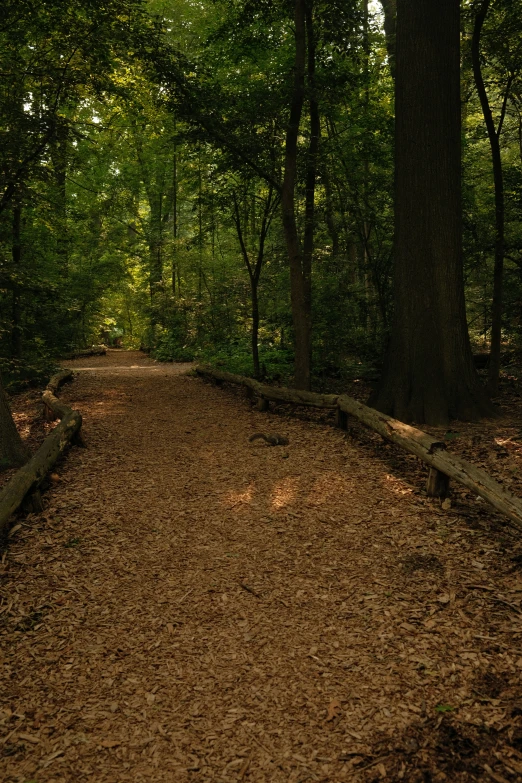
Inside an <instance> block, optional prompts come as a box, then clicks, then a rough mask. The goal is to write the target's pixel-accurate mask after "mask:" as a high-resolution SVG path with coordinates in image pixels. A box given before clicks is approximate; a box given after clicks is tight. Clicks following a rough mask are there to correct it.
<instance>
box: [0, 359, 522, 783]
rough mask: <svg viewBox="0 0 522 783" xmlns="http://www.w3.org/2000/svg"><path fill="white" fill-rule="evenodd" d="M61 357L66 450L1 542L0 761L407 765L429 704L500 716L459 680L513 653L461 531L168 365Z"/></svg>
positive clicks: (111, 766) (300, 426) (113, 765)
mask: <svg viewBox="0 0 522 783" xmlns="http://www.w3.org/2000/svg"><path fill="white" fill-rule="evenodd" d="M68 364H69V365H70V366H72V367H74V368H75V369H76V370H78V371H79V375H78V377H77V379H76V380H75V382H74V383H73V384H72V385H71V386H69V387H67V388H66V389H64V393H63V397H64V400H65V401H66V402H67V404H69V405H71V406H72V407H74V408H78V409H79V410H80V411H81V412H82V414H83V416H84V436H85V440H86V444H87V448H86V449H83V450H81V449H74V450H72V451H71V452H70V454H69V456H68V458H67V460H66V462H65V463H64V464H63V465H62V466H61V468H59V469H58V470H57V475H56V477H55V480H54V482H53V485H52V489H51V490H50V491H49V492H48V493H47V495H46V497H45V504H46V509H45V512H44V513H43V514H42V515H40V516H33V517H31V518H29V520H28V522H27V523H24V524H23V526H22V527H21V528H20V529H19V531H18V532H17V533H16V534H15V537H14V539H13V544H12V546H11V548H10V550H9V553H8V556H7V557H8V564H9V569H8V572H7V575H6V576H7V578H6V579H5V580H4V582H5V592H4V593H2V595H3V596H4V597H5V599H6V600H5V602H4V603H3V604H2V605H1V606H0V612H3V613H2V614H0V619H1V620H2V621H3V626H1V629H2V633H3V640H4V641H5V642H6V643H5V644H4V645H3V648H2V649H3V655H4V659H5V664H6V667H7V668H6V672H7V674H6V679H5V680H4V682H3V683H2V684H1V685H0V687H1V688H2V689H3V692H4V693H6V694H7V693H8V694H9V696H8V700H7V701H6V702H5V707H4V713H3V714H2V713H0V718H2V717H3V721H4V722H3V725H4V726H5V728H6V731H5V732H4V745H3V747H4V748H6V749H8V752H7V753H6V754H5V756H4V758H3V759H2V764H3V772H2V773H0V779H1V780H2V781H13V783H14V781H26V780H36V781H38V783H51V781H53V782H54V783H58V781H60V782H62V781H63V783H69V781H73V780H74V782H75V783H80V782H83V781H86V782H87V781H96V783H113V782H115V781H129V783H130V782H132V783H134V781H144V782H147V783H149V782H150V783H152V781H154V783H159V782H160V781H165V783H185V781H208V783H211V782H212V783H214V781H225V782H226V781H230V782H235V781H255V782H256V783H258V782H260V781H266V783H283V781H284V782H285V783H287V782H288V781H289V782H290V783H298V781H305V780H311V781H315V780H321V781H344V780H349V781H361V782H362V781H373V780H377V779H390V780H392V779H393V780H396V779H405V780H419V781H420V780H422V779H423V778H421V777H419V778H418V777H416V775H417V772H416V771H415V772H414V771H412V770H413V768H414V767H415V766H418V767H419V768H420V769H421V768H422V764H423V763H424V764H425V765H426V768H431V767H432V762H431V761H430V758H431V757H430V756H429V753H430V748H428V749H427V750H426V751H425V753H424V756H423V755H422V754H420V755H419V756H418V758H417V760H415V761H414V760H412V759H413V757H412V756H411V748H410V750H408V745H407V743H408V742H410V743H412V742H414V743H417V744H416V747H417V748H418V747H419V743H420V742H421V739H422V736H423V732H424V731H426V732H427V734H426V736H428V734H429V736H430V737H431V736H433V737H434V738H435V739H434V740H433V741H434V742H436V741H438V740H437V739H436V738H437V736H438V735H437V732H441V731H443V729H444V726H445V725H446V724H445V723H443V724H442V726H441V720H440V718H441V716H442V717H444V715H443V713H441V712H437V709H440V705H448V710H450V709H451V710H453V709H458V717H457V719H458V720H460V721H462V725H463V726H464V725H466V726H467V725H469V726H472V725H479V724H480V721H486V722H487V725H489V726H491V727H495V730H497V729H500V728H501V727H502V720H503V714H504V713H503V707H502V704H501V703H500V702H498V701H495V697H491V698H489V699H486V701H485V702H484V701H480V700H478V701H477V700H476V699H475V697H474V693H475V690H477V689H479V690H480V688H482V689H484V688H486V690H487V686H486V685H485V684H484V681H483V678H484V676H485V675H486V673H487V672H488V671H489V670H490V668H491V667H492V666H493V665H494V666H496V671H497V674H498V676H501V677H502V678H504V679H503V680H502V682H504V684H505V688H509V687H510V678H511V677H512V676H513V672H515V671H516V657H513V658H509V656H508V658H509V662H508V661H507V660H506V659H505V658H502V659H499V657H498V655H497V654H496V653H495V650H494V649H492V647H491V642H490V641H488V639H489V638H490V637H491V638H492V636H491V635H492V634H494V635H495V636H499V635H500V634H501V630H500V628H501V625H502V623H504V624H506V623H509V614H507V615H506V611H507V610H506V607H505V606H504V607H502V606H500V605H496V606H495V605H494V604H491V602H489V603H488V601H487V589H484V590H483V591H480V590H475V591H474V592H473V591H471V592H470V590H469V589H468V587H466V586H467V585H469V584H470V583H473V584H476V583H477V582H479V583H480V582H482V583H486V581H487V580H488V573H489V572H490V571H491V572H492V571H493V570H494V569H495V567H496V566H495V560H494V556H487V557H485V558H482V557H481V555H480V554H479V549H478V548H479V546H481V545H480V544H477V541H476V534H475V531H470V530H469V529H468V528H467V527H466V526H465V524H464V523H463V522H462V521H459V520H458V519H457V518H452V519H451V525H450V524H449V522H450V519H449V518H448V516H447V515H445V514H444V512H443V511H442V510H441V509H440V507H438V506H437V505H435V504H433V505H426V504H425V502H424V501H422V499H421V498H420V497H419V496H418V495H415V493H413V492H412V491H411V488H409V487H408V486H407V485H406V484H405V483H404V482H403V481H401V480H400V479H398V478H397V477H395V476H390V475H389V473H387V468H386V465H385V464H384V463H381V462H379V461H378V460H375V459H374V460H371V459H370V458H369V457H368V454H367V453H365V452H364V450H363V449H361V448H360V447H358V445H357V443H356V442H355V441H353V440H350V439H349V438H348V437H347V436H346V434H345V433H342V432H341V431H339V430H336V429H334V428H333V427H330V426H324V425H319V424H317V423H314V422H313V421H312V420H311V421H309V422H307V421H302V420H299V419H296V418H291V417H284V416H281V415H278V414H276V413H268V414H266V413H259V412H257V411H255V410H253V409H252V408H251V407H250V403H248V401H247V400H245V399H244V398H242V397H240V396H239V395H237V394H235V393H233V392H231V391H226V390H225V391H224V390H219V389H217V388H214V387H212V386H210V385H207V384H205V383H203V382H202V381H201V380H199V379H197V378H195V377H192V376H190V375H187V374H185V373H186V371H187V370H188V369H190V365H184V366H180V365H157V364H156V363H155V362H153V361H152V360H151V359H149V358H147V357H144V356H143V355H141V354H137V353H124V352H114V351H113V352H110V353H109V354H108V355H107V356H106V357H95V358H92V359H88V360H85V359H83V360H76V361H75V362H69V363H68ZM260 431H261V432H263V431H264V432H270V431H276V432H280V433H281V434H284V435H285V436H287V437H288V439H289V441H290V443H289V445H288V446H287V447H284V448H280V447H276V448H270V447H267V446H265V445H264V444H263V443H259V442H256V443H250V442H249V440H248V439H249V436H250V435H251V434H252V433H254V432H260ZM457 542H458V543H457ZM482 546H483V544H482ZM479 561H480V562H479ZM477 562H479V565H480V566H481V568H480V569H477V567H476V565H474V563H477ZM517 578H518V577H517V575H516V574H514V575H511V576H509V577H507V576H506V577H505V579H506V581H505V584H504V588H503V589H504V590H508V589H510V588H512V587H513V585H515V586H516V584H520V583H517ZM509 580H511V581H509ZM488 613H489V614H488ZM486 616H487V617H488V626H487V627H484V622H485V620H484V618H485V617H486ZM495 624H496V625H495ZM483 638H484V639H485V640H486V641H481V640H482V639H483ZM506 638H508V641H507V642H506V641H505V640H504V641H503V642H502V644H503V645H506V644H508V643H509V644H510V643H511V639H512V637H506ZM496 649H497V650H500V649H501V647H498V648H496ZM502 649H505V648H502ZM506 649H507V648H506ZM469 656H471V657H469ZM511 667H512V668H511ZM480 678H482V680H481V679H480ZM479 681H480V682H479ZM480 683H482V684H480ZM450 717H451V716H450ZM515 722H516V719H515ZM514 725H515V724H514V723H513V726H514ZM452 730H453V729H452ZM513 730H514V729H513ZM463 731H464V729H463ZM466 731H467V729H466ZM9 732H12V733H11V734H9ZM0 741H1V740H0ZM411 747H413V746H411ZM430 747H431V746H430ZM448 752H449V751H448ZM452 752H453V751H452ZM442 755H443V756H444V753H442ZM423 759H424V761H423ZM448 759H449V756H448ZM449 763H450V762H449V761H448V764H449ZM408 765H410V766H408ZM441 769H442V767H441ZM401 770H402V772H401ZM405 770H406V771H405ZM408 770H409V771H408ZM441 774H442V773H441ZM444 774H445V773H444ZM459 774H460V773H459ZM2 775H3V777H2ZM397 775H398V776H399V777H397ZM433 779H434V780H444V779H447V780H452V781H458V780H468V779H469V780H474V779H478V778H474V777H469V778H465V777H459V776H458V775H457V774H456V773H455V774H454V773H451V774H449V775H448V777H447V778H444V777H440V776H439V777H434V778H433Z"/></svg>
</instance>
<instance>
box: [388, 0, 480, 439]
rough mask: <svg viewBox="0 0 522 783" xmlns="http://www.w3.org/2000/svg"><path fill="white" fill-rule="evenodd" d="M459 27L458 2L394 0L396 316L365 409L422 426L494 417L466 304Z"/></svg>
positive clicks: (454, 0) (457, 0) (448, 0)
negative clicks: (375, 386) (369, 404)
mask: <svg viewBox="0 0 522 783" xmlns="http://www.w3.org/2000/svg"><path fill="white" fill-rule="evenodd" d="M459 22H460V20H459V0H438V2H437V3H434V2H433V0H398V2H397V63H396V67H397V72H396V151H395V183H396V184H395V197H396V203H395V232H396V243H395V244H396V251H395V252H396V259H395V281H394V305H395V311H394V323H393V327H392V333H391V339H390V345H389V351H388V355H387V359H386V362H385V368H384V372H383V377H382V380H381V384H380V386H379V388H378V389H377V391H376V393H375V395H374V396H373V400H372V404H373V406H374V407H376V408H378V409H379V410H381V411H383V412H385V413H388V414H390V415H392V416H394V417H395V418H398V419H401V420H402V421H416V422H418V423H423V422H425V423H427V424H446V423H447V422H448V421H449V420H450V419H466V420H470V419H476V418H479V417H481V416H483V415H490V414H492V412H493V409H492V407H491V405H490V403H489V401H488V399H487V396H486V394H485V392H484V390H483V388H482V387H481V385H480V383H479V380H478V377H477V375H476V372H475V369H474V366H473V360H472V354H471V348H470V344H469V336H468V331H467V325H466V311H465V304H464V283H463V273H462V237H461V234H462V228H461V210H462V207H461V182H460V179H461V170H460V165H461V137H460V132H461V123H460V29H459Z"/></svg>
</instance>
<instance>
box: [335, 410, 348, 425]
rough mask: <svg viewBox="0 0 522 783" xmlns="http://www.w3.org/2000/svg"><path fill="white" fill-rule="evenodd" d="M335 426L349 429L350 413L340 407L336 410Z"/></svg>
mask: <svg viewBox="0 0 522 783" xmlns="http://www.w3.org/2000/svg"><path fill="white" fill-rule="evenodd" d="M335 426H336V427H339V429H341V430H347V429H348V414H347V413H346V412H345V411H342V410H341V409H340V408H336V410H335Z"/></svg>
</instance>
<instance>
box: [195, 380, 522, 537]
mask: <svg viewBox="0 0 522 783" xmlns="http://www.w3.org/2000/svg"><path fill="white" fill-rule="evenodd" d="M196 372H197V374H198V375H200V376H201V377H202V378H209V379H211V380H213V381H217V382H218V383H222V382H227V383H234V384H239V385H242V386H245V387H246V388H247V389H249V390H250V393H251V394H255V395H257V397H258V400H259V401H258V409H259V410H266V409H267V406H268V405H269V402H270V401H271V400H274V401H277V402H289V403H294V404H296V405H309V406H313V407H317V408H331V409H335V411H336V421H337V424H338V425H339V426H341V427H343V428H346V423H347V417H348V416H353V417H354V418H356V419H357V420H358V421H360V422H361V423H362V424H364V425H365V426H367V427H369V428H370V429H372V430H374V432H377V433H378V434H379V435H381V436H382V437H383V438H385V439H386V440H389V441H391V442H392V443H395V444H397V445H398V446H400V447H401V448H403V449H405V450H406V451H409V452H410V454H414V455H415V456H416V457H418V458H419V459H420V460H422V461H423V462H424V463H426V464H427V465H429V466H430V474H429V476H428V482H427V491H428V494H430V495H432V496H433V495H436V496H439V497H443V496H444V495H446V494H447V492H448V490H449V479H450V478H451V479H454V480H455V481H457V482H458V483H460V484H463V485H464V486H465V487H467V488H468V489H470V490H472V492H474V493H475V494H477V495H479V496H480V497H482V498H484V500H487V501H488V503H490V504H491V505H492V506H493V507H494V508H496V509H497V510H498V511H500V512H501V513H502V514H504V515H505V516H506V517H508V518H509V519H510V520H511V522H512V523H513V524H514V525H515V526H516V527H517V528H519V529H520V530H522V500H520V499H519V498H517V497H516V496H515V495H513V494H512V493H511V492H509V491H508V490H506V489H505V488H504V487H503V486H502V485H501V484H499V483H498V481H495V479H494V478H493V477H492V476H490V475H489V474H488V473H486V471H484V470H482V469H481V468H478V467H477V466H476V465H473V464H472V463H470V462H467V461H465V460H463V459H461V458H460V457H459V456H457V455H456V454H451V453H450V452H449V451H447V450H446V444H445V443H443V442H442V441H439V440H437V439H436V438H434V437H432V436H431V435H428V434H427V433H426V432H423V431H422V430H419V429H417V428H416V427H411V426H410V425H408V424H404V422H402V421H398V420H397V419H393V418H392V417H391V416H387V415H386V414H384V413H380V412H379V411H376V410H375V409H374V408H370V407H368V406H367V405H363V404H362V403H360V402H358V401H357V400H354V399H353V398H352V397H348V396H347V395H345V394H341V395H332V394H314V393H313V392H305V391H299V390H298V389H289V388H275V387H273V386H268V385H267V384H263V383H260V382H259V381H256V380H253V379H252V378H246V377H244V376H242V375H234V374H233V373H228V372H223V371H221V370H213V369H208V368H202V367H198V368H196Z"/></svg>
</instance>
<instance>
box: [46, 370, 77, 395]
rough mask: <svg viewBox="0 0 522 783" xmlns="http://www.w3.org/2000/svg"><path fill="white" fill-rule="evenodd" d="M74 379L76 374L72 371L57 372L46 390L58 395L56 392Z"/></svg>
mask: <svg viewBox="0 0 522 783" xmlns="http://www.w3.org/2000/svg"><path fill="white" fill-rule="evenodd" d="M73 378H74V372H73V371H72V370H60V372H57V373H56V375H53V377H52V378H51V380H50V381H49V383H48V384H47V386H46V387H45V388H46V390H48V391H50V392H52V393H53V394H56V392H57V391H59V390H60V389H61V388H62V386H63V385H64V383H67V381H72V379H73Z"/></svg>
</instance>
